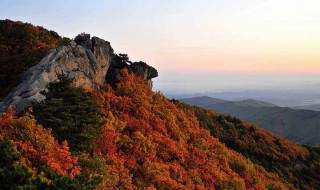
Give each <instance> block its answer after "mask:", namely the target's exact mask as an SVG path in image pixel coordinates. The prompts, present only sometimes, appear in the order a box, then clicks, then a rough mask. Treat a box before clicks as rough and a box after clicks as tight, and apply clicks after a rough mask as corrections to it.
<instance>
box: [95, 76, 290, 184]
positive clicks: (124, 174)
mask: <svg viewBox="0 0 320 190" xmlns="http://www.w3.org/2000/svg"><path fill="white" fill-rule="evenodd" d="M119 81H120V82H119V83H118V85H117V88H116V90H113V89H112V88H110V87H106V88H105V90H103V91H95V92H94V94H95V95H96V97H97V99H98V102H99V103H100V106H101V114H102V115H103V116H104V118H105V121H106V123H105V125H104V126H103V127H102V132H101V134H100V137H99V139H98V141H97V142H96V151H97V153H98V154H101V155H103V157H104V159H105V160H106V163H107V168H108V170H109V171H110V172H111V173H113V174H114V175H113V176H112V180H110V179H109V178H107V179H105V180H104V181H103V182H102V185H101V188H102V189H104V188H116V187H119V186H120V187H121V186H122V187H125V188H128V189H136V188H153V189H232V188H233V189H264V188H268V187H277V188H279V189H286V188H288V186H289V185H288V184H285V183H282V182H281V181H279V180H278V179H277V176H276V175H274V174H270V173H267V172H265V171H264V170H263V169H261V168H260V167H256V166H255V165H254V164H252V163H251V162H250V161H249V160H248V159H246V158H245V157H243V156H241V155H240V154H238V153H236V152H234V151H230V150H229V149H228V148H226V146H225V145H223V144H222V143H220V142H219V140H218V139H216V138H213V137H212V136H210V133H209V132H208V131H207V130H204V129H200V128H199V123H198V121H197V118H196V117H195V116H194V115H192V114H190V115H188V114H186V113H185V112H184V111H183V110H182V109H179V108H178V107H177V106H175V105H174V104H173V103H171V102H170V101H169V100H167V99H166V98H165V97H164V96H162V95H161V94H160V93H153V92H152V91H151V90H150V89H149V88H148V87H147V86H146V85H145V84H144V82H143V80H142V79H140V78H138V77H135V76H133V75H130V74H128V72H127V71H125V70H124V71H123V72H122V73H121V76H120V78H119Z"/></svg>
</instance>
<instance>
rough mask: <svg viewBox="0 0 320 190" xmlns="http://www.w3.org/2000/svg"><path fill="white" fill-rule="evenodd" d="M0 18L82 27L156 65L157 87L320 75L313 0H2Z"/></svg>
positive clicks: (214, 87) (225, 87)
mask: <svg viewBox="0 0 320 190" xmlns="http://www.w3.org/2000/svg"><path fill="white" fill-rule="evenodd" d="M0 19H11V20H15V21H18V20H19V21H22V22H29V23H32V24H35V25H40V26H43V27H45V28H48V29H50V30H54V31H56V32H58V33H59V34H60V35H62V36H66V37H70V38H73V37H74V36H75V35H77V34H79V33H81V32H86V33H90V34H91V35H92V36H98V37H101V38H103V39H105V40H108V41H110V42H111V45H112V47H113V48H114V49H115V51H116V52H117V53H127V54H128V55H129V57H130V58H131V60H133V61H140V60H142V61H145V62H147V63H148V64H150V65H151V66H153V67H155V68H156V69H157V70H158V71H159V77H158V78H156V79H155V80H154V81H155V82H154V89H155V90H160V91H162V92H164V93H171V92H180V93H192V92H219V91H230V90H239V89H283V88H290V89H299V88H301V89H304V88H307V87H308V86H310V88H314V86H316V85H317V84H318V83H319V82H318V81H320V80H319V79H320V77H319V71H320V64H319V61H320V54H319V50H320V25H319V24H318V23H320V1H316V0H305V1H300V0H290V1H289V0H282V1H277V0H266V1H249V0H244V1H241V2H240V1H231V0H220V1H209V0H201V1H189V0H185V1H179V2H178V1H174V2H172V1H142V0H140V1H77V2H71V1H61V0H58V1H52V2H50V3H47V2H45V1H22V0H13V1H12V0H11V1H9V0H1V6H0Z"/></svg>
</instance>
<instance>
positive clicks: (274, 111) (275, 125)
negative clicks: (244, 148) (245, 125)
mask: <svg viewBox="0 0 320 190" xmlns="http://www.w3.org/2000/svg"><path fill="white" fill-rule="evenodd" d="M180 101H182V102H184V103H187V104H190V105H195V106H201V107H204V108H207V109H210V110H214V111H217V112H221V113H224V114H230V115H233V116H236V117H239V118H240V119H243V120H246V121H248V122H252V123H254V124H257V125H259V126H260V127H262V128H264V129H267V130H269V131H271V132H273V133H275V134H278V135H281V136H283V137H285V138H287V139H289V140H292V141H295V142H298V143H301V144H309V145H319V144H320V138H319V137H320V112H318V111H314V110H317V109H319V108H320V106H319V105H311V106H301V107H295V109H293V108H288V107H279V106H277V105H275V104H271V103H268V102H264V101H257V100H253V99H247V100H240V101H227V100H222V99H218V98H211V97H208V96H201V97H194V98H186V99H180ZM307 109H310V110H307ZM311 109H313V110H311ZM319 110H320V109H319Z"/></svg>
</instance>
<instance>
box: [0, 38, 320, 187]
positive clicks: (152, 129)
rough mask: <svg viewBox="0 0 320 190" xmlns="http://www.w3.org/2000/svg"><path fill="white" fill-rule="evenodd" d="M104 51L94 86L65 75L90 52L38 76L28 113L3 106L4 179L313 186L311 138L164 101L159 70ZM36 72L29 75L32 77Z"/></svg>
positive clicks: (316, 161) (315, 160)
mask: <svg viewBox="0 0 320 190" xmlns="http://www.w3.org/2000/svg"><path fill="white" fill-rule="evenodd" d="M19 38H20V37H19ZM80 38H81V40H80V41H78V42H77V43H78V45H75V44H74V45H73V47H74V48H79V49H82V50H83V51H85V52H86V54H87V55H88V54H91V53H94V52H101V51H95V50H94V48H92V47H96V48H97V47H98V46H97V44H94V45H92V44H91V45H90V42H92V41H91V40H90V36H89V40H88V35H81V36H80ZM101 41H102V40H101ZM82 42H84V43H82ZM95 42H96V41H95ZM102 42H103V41H102ZM79 44H80V45H79ZM78 46H82V47H83V48H81V47H78ZM88 47H91V48H88ZM68 48H70V46H68V47H66V46H64V47H61V48H58V49H59V50H61V49H68ZM71 49H72V47H71ZM97 49H100V50H101V49H103V47H99V48H97ZM54 51H57V50H54ZM72 51H73V49H72ZM75 51H76V50H75ZM90 52H91V53H90ZM75 54H77V53H75ZM98 54H99V56H104V55H105V54H102V55H101V54H100V53H98ZM62 55H64V54H62ZM84 55H85V54H82V55H81V56H80V57H83V56H84ZM99 56H97V57H99ZM60 58H61V57H60ZM91 58H93V57H91ZM59 60H61V59H54V61H56V62H59ZM62 60H63V59H62ZM81 60H82V61H83V59H81ZM108 60H109V61H108V64H110V65H109V66H110V68H112V69H108V71H107V74H106V76H102V79H103V78H105V81H102V82H101V83H100V84H99V85H98V86H95V85H88V86H86V85H77V82H76V80H78V79H79V78H76V77H70V75H68V73H70V72H79V71H82V69H83V68H91V67H90V66H89V65H88V64H89V63H93V62H92V61H84V65H82V66H86V67H80V68H79V69H75V70H72V69H71V70H68V69H66V71H68V72H62V73H60V74H61V75H57V76H56V77H57V78H56V79H57V80H49V79H48V78H45V77H44V80H41V82H43V83H44V84H45V85H44V86H45V90H41V91H39V89H37V88H36V89H35V90H38V91H37V93H39V95H42V96H43V97H45V98H43V99H41V100H39V101H33V102H31V104H30V106H32V107H30V109H29V110H28V111H27V112H26V113H24V112H21V113H20V114H19V115H17V114H16V113H15V112H14V110H15V108H14V106H11V107H9V109H7V111H5V112H2V113H1V115H0V150H1V151H0V184H1V185H2V186H1V187H2V188H4V189H72V190H73V189H74V190H76V189H77V190H78V189H223V190H229V189H237V190H238V189H240V190H241V189H257V190H260V189H284V190H286V189H319V188H320V183H319V181H320V179H319V176H320V173H319V171H320V154H319V153H320V150H319V149H318V148H310V147H304V146H300V145H297V144H294V143H292V142H290V141H288V140H286V139H284V138H281V137H279V136H276V135H273V134H272V133H270V132H267V131H265V130H263V129H259V128H258V127H256V126H254V125H250V124H248V123H245V122H243V121H241V120H239V119H237V118H234V117H231V116H225V115H221V114H218V113H216V112H213V111H208V110H205V109H202V108H198V107H192V106H189V105H186V104H183V103H181V102H177V101H170V100H168V99H167V98H165V97H164V96H163V95H162V94H161V93H159V92H156V93H155V92H153V91H152V90H151V88H150V85H151V84H150V80H151V78H153V77H155V76H156V75H157V72H156V70H155V69H154V68H152V67H151V66H148V65H147V64H146V63H144V62H135V63H132V62H131V61H129V58H128V56H127V55H125V54H119V55H117V54H114V55H112V56H111V59H108ZM54 61H52V62H50V63H55V62H54ZM59 63H61V62H59ZM44 64H48V63H47V62H46V63H44ZM40 65H41V64H40ZM47 66H48V68H50V67H49V66H50V64H48V65H47ZM60 66H61V67H59V68H62V67H63V66H64V65H60ZM91 66H93V65H91ZM34 68H37V66H36V67H34ZM32 70H33V69H31V71H32ZM89 70H90V69H89ZM46 71H47V70H43V72H40V74H44V73H45V72H46ZM49 71H50V70H49ZM90 71H91V70H90ZM28 73H30V72H28ZM37 73H38V74H39V72H31V74H32V75H29V76H34V77H35V78H37V77H38V76H37ZM93 73H94V72H93ZM89 74H92V73H89ZM80 76H83V75H80ZM88 76H89V75H88ZM88 76H86V77H88ZM94 77H95V75H91V76H90V77H88V78H90V79H92V78H94ZM110 77H111V78H110ZM114 77H115V78H114ZM45 79H46V80H45ZM27 81H29V82H26V83H23V84H26V85H25V87H26V88H28V87H30V86H33V85H34V84H37V82H34V80H32V77H31V78H29V79H28V80H27ZM89 82H90V84H94V82H95V81H91V80H90V81H89ZM28 85H30V86H28ZM22 86H23V85H22ZM18 89H19V88H18ZM13 92H14V91H13ZM26 93H29V92H26ZM22 95H23V94H22ZM204 99H206V98H204ZM248 102H249V103H250V104H251V105H252V104H255V105H261V102H260V103H259V102H253V101H247V102H244V103H247V104H248Z"/></svg>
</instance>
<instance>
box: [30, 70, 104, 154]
mask: <svg viewBox="0 0 320 190" xmlns="http://www.w3.org/2000/svg"><path fill="white" fill-rule="evenodd" d="M59 79H60V81H59V82H57V83H51V84H50V85H49V87H48V92H42V93H43V94H44V95H45V96H46V99H45V100H44V101H41V102H39V103H37V104H35V105H34V107H33V111H34V116H35V118H36V120H37V122H38V123H40V124H41V125H43V126H44V127H46V128H51V129H52V133H53V135H54V136H55V138H56V139H58V141H59V142H62V141H64V140H67V141H68V143H69V146H70V149H71V151H80V150H87V151H90V150H89V149H90V148H89V147H90V142H91V141H92V140H93V139H94V138H95V135H96V134H97V131H98V130H99V128H100V126H101V119H100V117H99V114H98V110H99V108H98V106H97V104H96V101H95V99H94V97H93V95H92V94H91V93H90V92H86V91H85V90H84V89H83V88H77V87H74V86H72V79H69V78H67V77H65V76H59Z"/></svg>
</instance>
